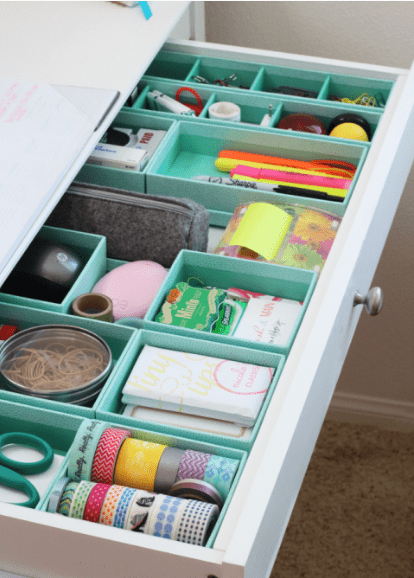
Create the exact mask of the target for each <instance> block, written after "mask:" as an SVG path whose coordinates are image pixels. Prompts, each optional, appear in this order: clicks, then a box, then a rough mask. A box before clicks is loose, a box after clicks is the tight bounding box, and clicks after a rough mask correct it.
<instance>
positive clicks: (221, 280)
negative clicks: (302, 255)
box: [144, 250, 317, 355]
mask: <svg viewBox="0 0 414 578" xmlns="http://www.w3.org/2000/svg"><path fill="white" fill-rule="evenodd" d="M189 279H197V280H199V281H200V282H201V285H202V286H206V287H210V286H211V287H218V288H220V289H228V288H229V287H237V288H238V289H247V290H249V291H254V292H255V293H263V294H265V295H274V296H276V297H283V298H285V299H294V300H297V301H301V302H303V307H302V310H301V312H300V314H299V316H298V319H297V321H296V323H295V326H294V329H293V331H292V333H291V335H290V338H289V340H288V342H287V344H286V346H284V347H282V346H278V345H273V344H271V343H260V342H256V341H249V340H247V339H240V338H237V337H233V336H227V335H219V334H216V333H209V332H207V331H198V330H195V329H187V328H186V327H178V326H176V325H167V324H165V323H158V322H157V321H155V318H156V316H157V314H158V313H159V311H160V309H161V306H162V305H163V303H164V302H165V300H166V298H167V295H168V293H169V292H170V290H171V289H173V288H174V287H175V286H176V284H177V283H179V282H182V281H184V282H189V281H188V280H189ZM316 282H317V274H316V273H315V272H314V271H307V270H304V269H296V268H294V267H284V266H281V265H273V264H271V263H262V262H256V261H249V260H246V259H238V258H235V257H223V256H221V255H211V254H207V253H198V252H196V251H187V250H183V251H181V252H180V254H179V255H178V257H177V259H176V260H175V262H174V263H173V266H172V267H171V269H170V270H169V272H168V275H167V277H166V278H165V280H164V282H163V284H162V285H161V287H160V289H159V291H158V293H157V296H156V297H155V299H154V301H153V302H152V303H151V305H150V307H149V309H148V311H147V314H146V315H145V317H144V320H145V322H146V323H145V327H146V328H148V329H152V330H157V331H160V332H165V333H169V334H176V335H183V336H187V337H190V338H192V339H201V340H203V341H213V342H215V343H220V344H222V345H226V344H234V345H239V346H243V347H248V348H250V349H256V350H261V351H272V352H276V353H281V354H282V355H287V354H288V353H289V351H290V349H291V347H292V345H293V342H294V340H295V337H296V334H297V332H298V330H299V327H300V324H301V322H302V319H303V317H304V315H305V313H306V309H307V306H308V304H309V301H310V299H311V297H312V293H313V291H314V288H315V286H316ZM190 284H192V283H190Z"/></svg>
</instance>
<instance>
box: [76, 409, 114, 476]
mask: <svg viewBox="0 0 414 578" xmlns="http://www.w3.org/2000/svg"><path fill="white" fill-rule="evenodd" d="M108 427H109V424H108V423H106V422H103V421H98V420H91V419H88V420H85V421H84V422H83V423H82V425H81V426H80V428H79V430H78V433H77V434H76V436H75V440H74V442H73V445H72V448H71V451H70V455H69V463H68V476H69V477H70V478H71V479H72V480H75V481H77V482H80V481H81V480H90V479H91V474H92V466H93V458H94V456H95V451H96V448H97V446H98V443H99V440H100V438H101V435H102V434H103V433H104V431H105V430H106V428H108Z"/></svg>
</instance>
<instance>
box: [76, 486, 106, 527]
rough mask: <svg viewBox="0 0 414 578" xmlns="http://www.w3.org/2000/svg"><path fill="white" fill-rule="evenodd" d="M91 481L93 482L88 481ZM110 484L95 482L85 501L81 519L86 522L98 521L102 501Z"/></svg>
mask: <svg viewBox="0 0 414 578" xmlns="http://www.w3.org/2000/svg"><path fill="white" fill-rule="evenodd" d="M90 483H93V482H90ZM110 488H111V486H110V485H109V484H95V483H93V488H92V490H91V492H90V494H89V497H88V499H87V502H86V506H85V511H84V514H83V519H84V520H86V521H87V522H95V523H96V524H97V523H98V522H99V517H100V515H101V510H102V506H103V503H104V501H105V498H106V494H107V493H108V491H109V489H110Z"/></svg>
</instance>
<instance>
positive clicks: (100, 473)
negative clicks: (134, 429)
mask: <svg viewBox="0 0 414 578" xmlns="http://www.w3.org/2000/svg"><path fill="white" fill-rule="evenodd" d="M130 435H131V434H130V433H129V431H126V430H123V429H116V428H113V427H110V428H107V429H106V430H105V431H104V432H103V434H102V435H101V438H100V440H99V442H98V446H97V448H96V451H95V456H94V458H93V466H92V474H91V480H93V481H94V482H100V483H102V484H112V483H113V481H114V472H115V464H116V460H117V457H118V453H119V450H120V449H121V446H122V444H123V442H124V441H125V440H126V438H128V437H130Z"/></svg>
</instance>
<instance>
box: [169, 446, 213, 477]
mask: <svg viewBox="0 0 414 578" xmlns="http://www.w3.org/2000/svg"><path fill="white" fill-rule="evenodd" d="M211 457H212V456H211V454H205V453H202V452H196V451H194V450H186V451H185V452H184V455H183V457H182V458H181V461H180V467H179V468H178V475H177V480H188V479H193V480H202V479H203V478H204V474H205V473H206V468H207V464H208V463H209V461H210V459H211Z"/></svg>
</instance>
